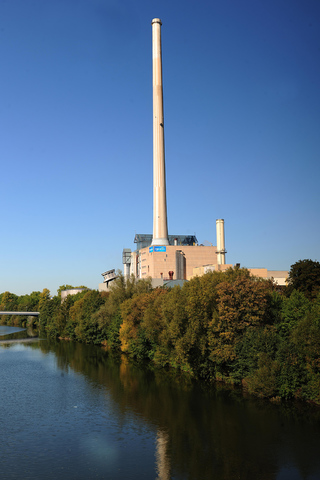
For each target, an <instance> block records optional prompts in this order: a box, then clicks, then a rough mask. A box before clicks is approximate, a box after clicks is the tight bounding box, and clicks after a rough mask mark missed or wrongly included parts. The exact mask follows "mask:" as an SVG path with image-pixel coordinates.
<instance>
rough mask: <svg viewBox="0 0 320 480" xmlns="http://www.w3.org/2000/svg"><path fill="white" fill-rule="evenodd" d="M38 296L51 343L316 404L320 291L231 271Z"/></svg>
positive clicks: (319, 390)
mask: <svg viewBox="0 0 320 480" xmlns="http://www.w3.org/2000/svg"><path fill="white" fill-rule="evenodd" d="M298 263H299V262H298ZM295 265H296V264H295ZM44 292H45V291H44ZM44 292H43V293H42V294H40V295H41V302H40V301H39V311H40V328H41V331H42V332H44V333H45V334H46V335H47V336H49V337H52V338H58V337H60V338H68V339H71V340H74V341H80V342H85V343H94V344H103V345H105V346H106V347H107V348H109V349H114V350H121V351H122V352H125V353H126V354H127V355H129V356H130V357H132V358H134V359H136V360H141V361H145V360H147V361H149V362H152V363H153V364H154V365H156V366H159V367H164V368H176V369H180V370H182V371H184V372H187V373H189V374H190V375H192V376H193V377H195V378H201V379H205V380H207V381H215V380H218V381H224V382H228V383H233V384H240V385H241V384H242V385H243V386H244V387H245V388H246V389H247V390H248V391H249V392H250V393H253V394H255V395H259V396H263V397H268V398H276V399H289V398H301V399H304V400H309V401H313V402H315V403H317V404H320V358H319V351H320V293H319V289H318V290H317V289H315V288H313V290H312V294H309V295H306V294H305V292H302V291H301V290H299V289H296V288H292V286H290V289H289V288H288V289H287V291H279V290H278V289H277V287H276V286H275V285H274V284H273V282H272V281H271V280H262V279H259V278H256V277H252V276H250V274H249V272H248V270H246V269H239V268H234V269H229V270H228V271H226V272H224V273H222V272H211V273H208V274H206V275H204V276H202V277H196V278H194V279H192V280H191V281H190V282H187V283H185V284H184V285H183V287H178V286H177V287H174V288H172V289H162V288H158V289H152V287H151V283H150V281H148V280H141V281H139V282H135V281H134V279H129V280H125V279H124V278H123V277H122V276H119V278H118V279H117V280H116V281H115V285H114V287H113V288H112V290H111V292H109V293H99V292H98V291H96V290H88V291H84V292H81V293H78V294H77V295H74V296H68V297H67V298H66V300H65V301H64V302H63V303H61V299H60V296H59V295H58V296H56V297H53V298H50V295H49V292H48V291H46V292H45V293H44ZM3 295H4V294H3Z"/></svg>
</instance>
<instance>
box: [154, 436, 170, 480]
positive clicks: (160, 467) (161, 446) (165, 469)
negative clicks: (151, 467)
mask: <svg viewBox="0 0 320 480" xmlns="http://www.w3.org/2000/svg"><path fill="white" fill-rule="evenodd" d="M168 439H169V436H168V434H167V433H166V432H163V431H161V430H158V432H157V441H156V459H157V473H158V476H157V479H156V480H169V479H170V478H171V476H170V458H168V453H167V444H168Z"/></svg>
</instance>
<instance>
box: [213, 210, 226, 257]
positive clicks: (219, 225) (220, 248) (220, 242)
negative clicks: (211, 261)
mask: <svg viewBox="0 0 320 480" xmlns="http://www.w3.org/2000/svg"><path fill="white" fill-rule="evenodd" d="M216 231H217V252H216V253H217V261H218V265H225V263H226V253H227V252H226V249H225V245H224V220H223V218H219V219H218V220H216Z"/></svg>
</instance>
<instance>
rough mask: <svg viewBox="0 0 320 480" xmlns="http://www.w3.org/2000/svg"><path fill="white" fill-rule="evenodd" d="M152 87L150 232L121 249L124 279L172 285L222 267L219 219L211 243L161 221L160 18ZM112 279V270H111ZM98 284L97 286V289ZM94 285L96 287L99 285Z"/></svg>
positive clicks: (260, 272) (259, 272)
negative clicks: (175, 231) (170, 229)
mask: <svg viewBox="0 0 320 480" xmlns="http://www.w3.org/2000/svg"><path fill="white" fill-rule="evenodd" d="M151 24H152V85H153V234H152V235H151V234H136V235H135V238H134V243H135V244H136V250H135V251H131V249H129V248H125V249H124V250H123V253H122V263H123V267H124V268H123V270H124V277H125V278H128V277H129V276H131V275H133V276H134V277H135V278H137V279H146V278H149V277H151V278H152V283H153V286H158V285H164V284H166V285H169V284H171V285H173V284H174V283H175V282H176V283H179V282H183V281H186V280H190V279H191V278H192V277H194V276H197V275H203V274H205V273H207V272H209V271H225V270H226V269H228V268H230V267H232V265H227V264H226V258H225V256H226V249H225V236H224V220H223V219H218V220H216V238H217V246H213V245H210V246H206V245H202V244H200V245H199V244H198V240H197V238H196V236H195V235H169V234H168V221H167V200H166V174H165V171H166V169H165V148H164V114H163V85H162V52H161V25H162V23H161V20H160V19H159V18H155V19H153V20H152V23H151ZM249 270H250V272H251V274H252V275H256V276H261V277H263V278H271V276H272V277H273V278H274V279H277V280H278V283H279V285H281V284H284V283H285V279H286V277H287V276H288V272H276V271H272V272H268V271H267V270H266V269H249ZM109 273H111V271H108V272H105V273H104V274H102V275H103V276H104V279H105V280H104V284H102V285H101V289H103V290H104V289H108V282H109V280H111V278H110V279H109V276H108V275H106V274H109ZM112 274H113V277H115V273H114V271H112ZM102 287H103V288H102ZM99 289H100V285H99Z"/></svg>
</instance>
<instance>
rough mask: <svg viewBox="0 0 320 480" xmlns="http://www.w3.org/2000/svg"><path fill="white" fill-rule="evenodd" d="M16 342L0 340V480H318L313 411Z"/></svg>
mask: <svg viewBox="0 0 320 480" xmlns="http://www.w3.org/2000/svg"><path fill="white" fill-rule="evenodd" d="M1 333H2V334H3V332H0V334H1ZM6 333H7V334H8V331H7V332H6ZM17 335H18V336H19V338H18V339H17V340H15V339H14V338H12V336H11V338H10V341H9V342H7V341H6V339H7V338H8V337H3V336H2V337H0V338H1V339H2V341H1V342H0V401H1V408H0V478H1V479H5V480H6V479H44V478H45V479H59V480H64V479H68V480H69V479H111V480H118V479H126V480H131V479H132V480H133V479H148V480H150V479H157V480H169V479H172V480H173V479H181V480H182V479H183V480H184V479H190V480H236V479H237V480H238V479H244V480H251V479H252V480H271V479H272V480H273V479H275V480H300V479H301V480H302V479H303V480H305V479H308V480H319V479H320V408H316V407H310V406H301V405H294V404H290V405H283V404H281V405H274V404H272V403H269V402H266V401H264V400H259V399H255V398H251V397H248V398H245V397H244V396H243V395H242V394H241V392H239V391H238V390H234V389H227V388H225V387H215V388H213V387H212V388H210V389H208V388H204V387H202V386H201V385H199V384H193V383H192V382H190V381H188V380H187V379H185V378H181V377H179V376H176V377H174V376H173V375H172V374H169V373H168V372H164V371H155V372H153V371H150V370H149V369H147V368H142V367H141V366H137V365H134V364H132V363H129V362H128V361H127V360H126V359H125V358H121V357H113V356H112V355H110V354H108V353H107V352H105V351H104V350H103V349H101V348H100V347H94V346H88V345H81V344H75V343H71V342H49V341H47V340H39V339H33V340H27V341H25V340H23V339H22V338H21V332H20V333H18V334H17ZM4 340H5V341H4Z"/></svg>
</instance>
